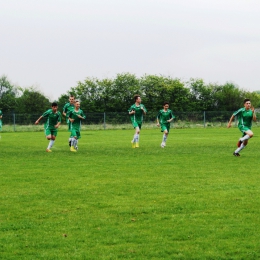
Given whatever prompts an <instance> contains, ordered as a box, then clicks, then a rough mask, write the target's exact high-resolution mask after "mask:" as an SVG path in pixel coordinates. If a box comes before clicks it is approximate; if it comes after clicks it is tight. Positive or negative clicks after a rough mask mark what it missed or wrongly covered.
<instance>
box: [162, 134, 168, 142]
mask: <svg viewBox="0 0 260 260" xmlns="http://www.w3.org/2000/svg"><path fill="white" fill-rule="evenodd" d="M167 137H168V136H167V135H166V134H163V139H162V141H163V142H164V143H166V140H167Z"/></svg>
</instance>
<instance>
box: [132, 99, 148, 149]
mask: <svg viewBox="0 0 260 260" xmlns="http://www.w3.org/2000/svg"><path fill="white" fill-rule="evenodd" d="M134 101H135V103H134V104H133V105H132V106H131V107H130V108H129V109H128V113H129V115H130V118H131V122H132V125H133V127H134V129H135V134H134V137H133V140H132V141H131V143H132V148H138V147H139V135H140V130H141V128H142V123H143V115H145V114H146V113H147V110H146V108H145V106H144V105H143V104H141V101H142V100H141V97H140V95H134Z"/></svg>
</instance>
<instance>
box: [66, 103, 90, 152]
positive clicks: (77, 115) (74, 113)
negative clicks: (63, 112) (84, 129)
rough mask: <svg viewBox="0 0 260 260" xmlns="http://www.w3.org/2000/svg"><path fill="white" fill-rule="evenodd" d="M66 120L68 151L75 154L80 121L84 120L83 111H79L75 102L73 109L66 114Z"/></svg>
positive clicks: (78, 104)
mask: <svg viewBox="0 0 260 260" xmlns="http://www.w3.org/2000/svg"><path fill="white" fill-rule="evenodd" d="M68 118H69V121H70V132H71V135H70V139H71V146H70V151H71V152H76V151H77V150H78V139H80V128H81V120H82V119H86V116H85V115H84V113H83V111H82V110H81V109H80V102H79V101H76V102H75V108H74V109H73V110H70V111H69V113H68Z"/></svg>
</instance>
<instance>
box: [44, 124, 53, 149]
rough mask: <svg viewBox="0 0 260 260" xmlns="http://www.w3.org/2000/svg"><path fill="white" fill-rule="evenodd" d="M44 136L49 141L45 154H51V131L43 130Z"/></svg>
mask: <svg viewBox="0 0 260 260" xmlns="http://www.w3.org/2000/svg"><path fill="white" fill-rule="evenodd" d="M45 135H46V139H47V140H49V144H48V147H47V149H46V152H51V148H50V147H51V136H52V135H51V131H50V130H49V129H45Z"/></svg>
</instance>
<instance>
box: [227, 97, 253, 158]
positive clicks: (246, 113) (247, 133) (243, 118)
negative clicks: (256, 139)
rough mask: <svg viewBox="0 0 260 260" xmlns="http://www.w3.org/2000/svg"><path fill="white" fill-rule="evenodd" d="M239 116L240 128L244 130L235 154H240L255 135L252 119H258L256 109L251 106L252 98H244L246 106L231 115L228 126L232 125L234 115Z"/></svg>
mask: <svg viewBox="0 0 260 260" xmlns="http://www.w3.org/2000/svg"><path fill="white" fill-rule="evenodd" d="M235 116H237V118H238V128H239V130H240V131H241V132H242V137H241V138H240V139H239V140H238V143H237V147H238V148H237V149H236V150H235V152H234V153H233V155H234V156H240V154H239V152H240V151H241V150H242V149H244V148H245V147H246V145H247V143H248V140H249V139H250V138H252V137H253V135H254V133H253V132H252V130H251V126H252V120H254V121H256V114H255V109H254V107H253V106H251V102H250V99H248V98H246V99H245V100H244V107H243V108H240V109H238V110H237V111H236V112H234V113H233V115H232V116H231V118H230V120H229V122H228V125H227V127H228V128H230V127H231V123H232V121H233V119H234V117H235Z"/></svg>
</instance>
